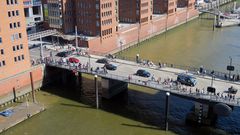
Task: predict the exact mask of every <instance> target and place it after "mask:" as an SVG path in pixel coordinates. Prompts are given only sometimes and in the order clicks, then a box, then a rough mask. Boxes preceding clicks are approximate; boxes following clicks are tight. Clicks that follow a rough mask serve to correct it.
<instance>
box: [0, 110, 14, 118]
mask: <svg viewBox="0 0 240 135" xmlns="http://www.w3.org/2000/svg"><path fill="white" fill-rule="evenodd" d="M12 114H13V110H12V109H7V110H5V111H2V112H0V115H2V116H4V117H9V116H11V115H12Z"/></svg>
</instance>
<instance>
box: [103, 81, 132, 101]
mask: <svg viewBox="0 0 240 135" xmlns="http://www.w3.org/2000/svg"><path fill="white" fill-rule="evenodd" d="M101 84H102V97H103V98H106V99H110V98H112V97H114V96H116V95H118V94H119V93H121V92H123V91H125V90H127V88H128V83H126V82H122V81H118V80H113V79H107V78H102V79H101Z"/></svg>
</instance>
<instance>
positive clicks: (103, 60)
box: [96, 58, 109, 64]
mask: <svg viewBox="0 0 240 135" xmlns="http://www.w3.org/2000/svg"><path fill="white" fill-rule="evenodd" d="M96 62H97V63H103V64H108V63H109V60H108V59H106V58H101V59H98V60H97V61H96Z"/></svg>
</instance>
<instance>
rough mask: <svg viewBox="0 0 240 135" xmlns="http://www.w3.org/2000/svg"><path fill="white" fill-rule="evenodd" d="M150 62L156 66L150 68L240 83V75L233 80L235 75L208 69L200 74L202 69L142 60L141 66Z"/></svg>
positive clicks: (124, 57) (130, 58)
mask: <svg viewBox="0 0 240 135" xmlns="http://www.w3.org/2000/svg"><path fill="white" fill-rule="evenodd" d="M116 58H118V59H122V60H128V61H132V62H136V58H134V57H126V56H116ZM149 62H150V63H153V65H154V66H150V67H155V68H157V69H159V68H160V65H161V67H170V68H177V69H182V70H185V71H188V72H190V73H192V74H196V75H203V76H204V75H206V76H213V77H214V78H219V79H223V80H231V81H240V77H239V75H235V74H233V75H234V76H235V77H234V78H233V75H232V76H229V74H228V73H224V72H220V71H215V70H210V69H206V68H204V69H203V71H202V73H200V67H199V68H196V67H192V66H184V65H178V64H171V63H167V62H157V61H149V60H144V59H141V60H140V63H139V64H142V65H146V66H147V65H148V63H149ZM213 72H214V73H213Z"/></svg>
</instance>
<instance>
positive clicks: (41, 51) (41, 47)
mask: <svg viewBox="0 0 240 135" xmlns="http://www.w3.org/2000/svg"><path fill="white" fill-rule="evenodd" d="M40 42H41V43H40V44H41V46H40V58H41V61H43V43H42V35H40Z"/></svg>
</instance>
